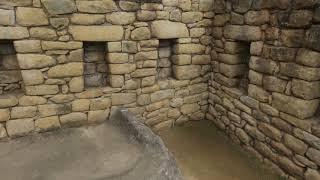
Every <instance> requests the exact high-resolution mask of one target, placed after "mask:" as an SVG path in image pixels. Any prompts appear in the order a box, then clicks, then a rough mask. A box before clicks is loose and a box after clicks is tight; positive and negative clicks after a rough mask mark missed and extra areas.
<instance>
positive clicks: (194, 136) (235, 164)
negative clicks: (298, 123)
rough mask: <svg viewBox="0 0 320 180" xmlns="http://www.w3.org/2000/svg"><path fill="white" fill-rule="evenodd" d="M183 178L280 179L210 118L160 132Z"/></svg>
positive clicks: (201, 179)
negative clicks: (241, 147)
mask: <svg viewBox="0 0 320 180" xmlns="http://www.w3.org/2000/svg"><path fill="white" fill-rule="evenodd" d="M159 134H160V136H161V137H162V138H163V140H164V142H165V144H166V145H167V147H168V148H169V150H170V151H171V152H172V153H173V154H174V156H175V158H176V160H177V162H178V164H179V166H180V169H181V171H182V174H183V175H184V177H185V178H186V180H280V179H281V178H280V177H278V176H277V175H275V174H273V173H271V171H270V170H269V169H267V168H266V167H264V166H263V165H262V164H260V163H259V162H257V160H256V159H254V158H253V157H250V156H248V154H247V153H245V152H243V151H241V150H240V148H239V146H237V145H234V144H232V142H230V141H229V140H228V139H227V138H226V137H225V136H224V135H223V134H222V133H221V132H218V130H217V129H216V128H215V127H214V126H213V124H212V123H211V122H209V121H201V122H192V123H190V124H187V125H185V126H183V127H174V128H173V129H169V130H163V131H160V132H159Z"/></svg>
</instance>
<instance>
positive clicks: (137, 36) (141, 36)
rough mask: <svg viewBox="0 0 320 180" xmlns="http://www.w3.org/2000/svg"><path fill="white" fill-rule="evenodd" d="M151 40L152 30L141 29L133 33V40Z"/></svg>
mask: <svg viewBox="0 0 320 180" xmlns="http://www.w3.org/2000/svg"><path fill="white" fill-rule="evenodd" d="M150 38H151V33H150V29H149V28H147V27H140V28H137V29H135V30H133V31H132V32H131V39H132V40H146V39H150Z"/></svg>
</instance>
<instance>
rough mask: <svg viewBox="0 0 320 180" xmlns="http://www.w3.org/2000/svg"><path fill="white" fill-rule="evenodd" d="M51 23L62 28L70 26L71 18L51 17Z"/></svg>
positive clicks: (59, 28) (57, 27)
mask: <svg viewBox="0 0 320 180" xmlns="http://www.w3.org/2000/svg"><path fill="white" fill-rule="evenodd" d="M50 24H51V25H52V26H53V27H54V28H56V29H58V30H61V29H64V28H66V27H68V25H69V19H68V18H50Z"/></svg>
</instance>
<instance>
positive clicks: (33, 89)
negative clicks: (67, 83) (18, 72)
mask: <svg viewBox="0 0 320 180" xmlns="http://www.w3.org/2000/svg"><path fill="white" fill-rule="evenodd" d="M57 93H59V87H58V85H37V86H26V94H27V95H31V96H37V95H50V94H57Z"/></svg>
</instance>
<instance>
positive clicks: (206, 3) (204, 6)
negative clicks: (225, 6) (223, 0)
mask: <svg viewBox="0 0 320 180" xmlns="http://www.w3.org/2000/svg"><path fill="white" fill-rule="evenodd" d="M213 6H214V1H212V0H200V3H199V10H200V11H211V10H213Z"/></svg>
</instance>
